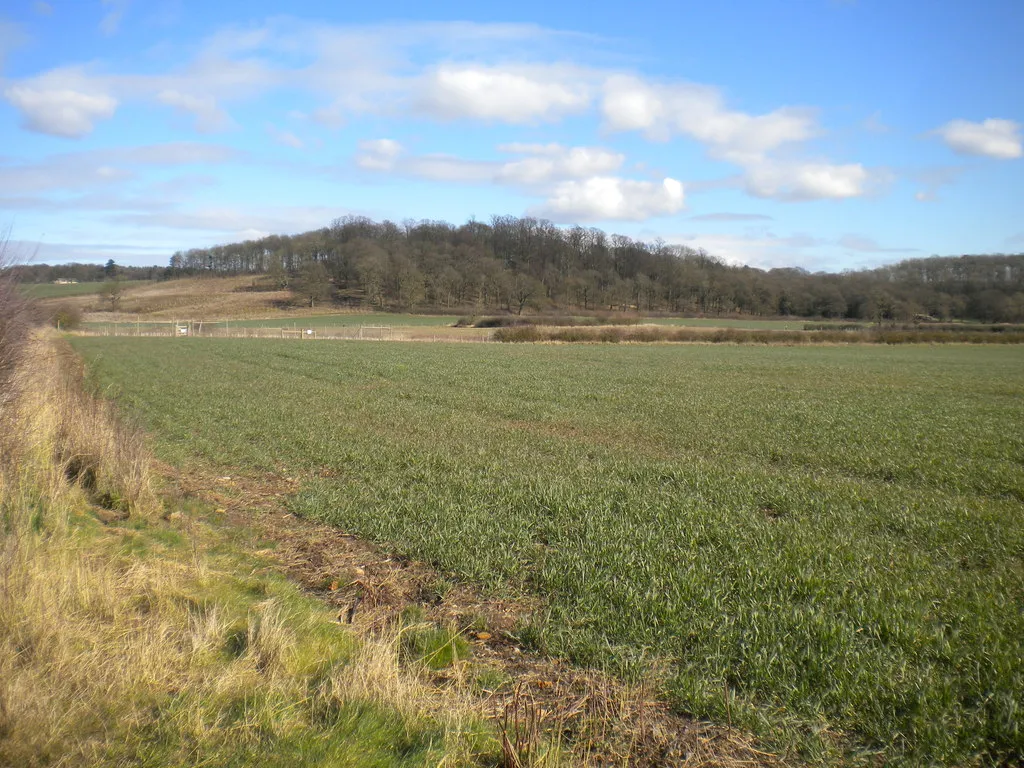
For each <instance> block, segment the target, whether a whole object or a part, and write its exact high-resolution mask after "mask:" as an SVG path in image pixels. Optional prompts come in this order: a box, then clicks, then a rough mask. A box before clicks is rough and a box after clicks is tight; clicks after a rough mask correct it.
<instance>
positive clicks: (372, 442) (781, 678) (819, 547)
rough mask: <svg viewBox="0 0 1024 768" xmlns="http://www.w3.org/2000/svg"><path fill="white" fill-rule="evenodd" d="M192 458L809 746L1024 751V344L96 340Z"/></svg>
mask: <svg viewBox="0 0 1024 768" xmlns="http://www.w3.org/2000/svg"><path fill="white" fill-rule="evenodd" d="M73 344H74V346H75V347H76V348H77V349H78V350H80V351H81V352H82V354H83V355H85V357H86V358H87V360H88V361H89V362H90V365H91V369H92V372H93V374H94V376H95V378H96V379H97V381H98V382H99V383H101V384H102V385H103V386H105V387H108V388H109V390H108V391H110V392H111V393H113V394H115V395H117V396H118V397H119V399H120V401H121V403H122V404H123V405H124V407H125V408H127V409H129V410H130V411H131V412H133V413H135V414H136V415H137V416H138V417H139V418H140V419H141V420H142V422H143V423H144V424H145V425H146V426H147V427H148V428H149V429H151V430H152V432H153V434H154V436H155V440H156V447H157V450H158V451H159V453H160V454H161V456H162V457H163V458H165V459H166V460H169V461H172V462H175V463H178V464H181V465H187V464H189V463H192V462H199V463H204V464H212V465H215V466H218V467H223V468H224V471H225V472H229V471H230V470H231V468H233V467H234V468H244V469H245V470H247V471H264V470H276V471H286V472H290V473H296V474H297V475H299V476H302V477H305V478H307V479H306V480H305V482H304V484H303V486H302V488H301V491H300V492H299V493H298V494H297V495H296V496H295V497H294V498H293V499H292V506H293V508H294V509H295V511H296V512H298V513H299V514H302V515H307V516H309V517H313V518H317V519H321V520H326V521H329V522H331V523H334V524H336V525H339V526H342V527H344V528H345V529H347V530H351V531H353V532H356V533H359V534H361V535H363V536H366V537H368V538H371V539H373V540H376V541H379V542H382V543H383V544H385V546H387V547H390V548H392V549H394V550H397V551H399V552H403V553H407V554H409V555H411V556H414V557H417V558H421V559H426V560H429V561H431V562H433V563H435V564H436V565H438V566H439V567H441V568H443V569H445V570H447V571H449V572H450V573H452V574H454V575H455V576H457V577H459V578H462V579H465V580H467V581H470V582H475V583H477V584H479V585H480V586H481V587H482V588H483V589H485V590H491V591H495V592H499V593H512V594H517V593H525V594H530V595H536V596H539V597H541V598H542V599H543V600H544V608H543V609H542V610H541V611H539V612H538V613H537V614H536V615H535V616H534V617H533V619H532V621H531V622H529V623H528V624H527V625H524V626H523V628H522V636H523V638H524V640H526V641H528V642H531V643H533V644H535V645H536V646H537V647H539V648H541V649H543V650H545V651H548V652H550V653H555V654H561V655H565V656H567V657H569V658H571V659H573V660H575V661H576V662H578V663H582V664H593V665H598V666H602V667H607V668H610V669H612V670H615V671H618V672H619V673H621V674H624V675H634V674H640V673H642V672H643V671H644V670H649V669H658V670H661V674H662V676H663V679H664V683H665V693H664V695H666V696H667V697H668V699H669V700H670V701H671V702H672V704H673V705H674V706H675V707H676V708H677V709H678V710H680V711H683V712H687V713H691V714H693V715H696V716H698V717H707V718H711V719H714V720H717V721H719V722H727V721H731V722H733V723H737V724H739V725H741V726H743V727H746V728H751V729H753V730H755V731H756V732H758V733H760V734H761V735H762V736H764V737H765V738H766V739H767V741H768V743H769V744H770V745H772V746H773V747H774V748H783V749H784V748H786V746H787V745H789V746H793V747H794V748H797V749H799V750H800V752H801V754H802V755H803V756H804V757H805V758H808V759H811V760H818V759H826V758H827V757H828V756H830V755H831V756H832V757H835V756H836V754H837V753H843V754H845V755H846V756H847V757H848V758H849V757H854V756H858V755H859V756H861V757H868V756H869V755H870V754H872V753H874V752H879V753H880V754H881V757H880V758H877V759H878V760H879V761H881V762H887V763H889V764H893V763H897V764H898V763H904V764H929V763H940V764H948V765H953V764H960V765H962V764H968V763H973V762H975V761H980V762H982V763H989V764H995V763H1000V762H1004V763H1007V764H1009V763H1014V762H1017V761H1019V760H1020V759H1021V757H1022V756H1024V726H1022V722H1024V717H1022V712H1024V612H1022V610H1021V606H1022V605H1024V350H1021V349H1018V348H996V347H971V348H968V347H930V346H905V347H894V348H890V347H850V348H840V347H818V348H799V347H785V348H779V347H703V346H697V347H691V346H686V347H665V346H644V345H630V346H548V345H523V346H506V345H500V346H498V345H451V344H420V345H416V344H402V343H392V344H296V343H295V342H291V341H270V340H267V341H246V340H237V341H224V340H203V339H195V340H183V341H179V340H174V339H123V338H122V339H103V338H76V339H73Z"/></svg>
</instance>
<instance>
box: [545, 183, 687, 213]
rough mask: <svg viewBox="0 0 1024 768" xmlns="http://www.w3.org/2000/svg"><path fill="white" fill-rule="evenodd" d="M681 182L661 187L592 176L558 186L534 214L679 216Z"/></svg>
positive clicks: (655, 184)
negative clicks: (675, 214) (676, 214)
mask: <svg viewBox="0 0 1024 768" xmlns="http://www.w3.org/2000/svg"><path fill="white" fill-rule="evenodd" d="M683 198H684V195H683V185H682V182H680V181H678V180H676V179H671V178H665V179H664V180H663V181H662V182H661V183H660V184H659V183H657V182H652V181H635V180H632V179H622V178H618V177H614V176H595V177H593V178H589V179H584V180H582V181H564V182H561V183H560V184H558V185H557V186H556V187H555V189H554V192H553V194H552V195H551V197H550V198H549V199H548V200H547V201H546V202H545V203H544V204H543V205H541V206H539V207H538V208H536V209H534V212H535V213H537V214H539V215H542V216H546V217H548V218H551V219H554V220H555V221H603V220H612V219H615V220H620V221H621V220H628V221H643V220H645V219H649V218H651V217H653V216H667V215H670V214H673V213H678V212H679V211H681V210H682V209H683V205H684V200H683Z"/></svg>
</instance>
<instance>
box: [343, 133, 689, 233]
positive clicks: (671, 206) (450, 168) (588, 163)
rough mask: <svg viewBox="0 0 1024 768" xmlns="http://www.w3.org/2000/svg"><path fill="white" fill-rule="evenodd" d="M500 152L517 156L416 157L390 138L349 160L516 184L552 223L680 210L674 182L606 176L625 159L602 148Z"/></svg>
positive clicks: (377, 168) (515, 147) (517, 146)
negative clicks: (509, 158) (535, 199)
mask: <svg viewBox="0 0 1024 768" xmlns="http://www.w3.org/2000/svg"><path fill="white" fill-rule="evenodd" d="M498 151H499V152H501V153H503V154H509V155H521V156H522V157H517V158H515V159H511V160H469V159H466V158H461V157H454V156H451V155H440V154H426V155H417V154H412V153H409V152H408V151H407V150H406V148H405V147H403V146H402V145H401V144H399V143H398V142H397V141H394V140H393V139H375V140H373V141H364V142H361V143H360V144H359V151H358V152H357V153H356V155H355V157H354V162H355V165H356V166H357V167H358V168H361V169H362V170H366V171H374V172H378V173H391V174H398V175H404V176H411V177H415V178H423V179H430V180H432V181H448V182H464V183H494V184H501V185H505V186H511V187H516V188H518V189H520V190H522V191H524V192H526V193H528V194H530V195H533V196H535V197H540V198H542V199H543V200H544V202H543V203H541V204H540V205H538V206H536V207H535V208H533V209H532V211H531V212H532V213H535V214H538V215H542V216H546V217H548V218H552V219H555V220H558V221H570V220H571V221H597V220H602V219H618V220H630V221H641V220H643V219H647V218H650V217H652V216H663V215H667V214H672V213H676V212H678V211H680V210H682V208H683V198H684V195H683V185H682V183H681V182H680V181H677V180H676V179H672V178H666V179H664V180H663V181H661V182H660V183H658V182H651V181H643V180H633V179H626V178H622V177H619V176H613V175H609V174H610V173H612V172H613V171H615V170H617V169H618V168H620V167H621V166H622V164H623V163H624V162H625V157H624V156H623V155H621V154H619V153H617V152H612V151H610V150H608V149H605V148H603V147H565V146H563V145H561V144H521V143H514V144H502V145H499V146H498Z"/></svg>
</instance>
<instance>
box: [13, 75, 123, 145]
mask: <svg viewBox="0 0 1024 768" xmlns="http://www.w3.org/2000/svg"><path fill="white" fill-rule="evenodd" d="M4 98H6V99H7V101H8V102H10V104H11V105H12V106H13V107H14V108H15V109H17V110H18V111H19V112H21V118H22V125H23V126H24V127H25V128H26V129H28V130H30V131H36V132H38V133H46V134H49V135H51V136H61V137H63V138H69V139H78V138H81V137H82V136H85V135H86V134H88V133H91V132H92V130H93V128H94V127H95V124H96V122H98V121H99V120H109V119H110V118H111V117H113V116H114V112H115V111H116V110H117V105H118V101H117V99H116V98H114V97H113V96H111V95H110V94H109V93H106V92H105V91H103V90H102V89H101V88H99V87H97V84H96V83H94V82H93V81H92V80H91V79H90V78H88V77H87V76H85V75H84V73H82V71H81V70H78V69H74V68H70V69H59V70H52V71H51V72H48V73H46V74H44V75H41V76H39V77H35V78H30V79H28V80H22V81H21V82H20V83H18V84H16V85H11V86H9V87H8V88H7V89H5V90H4Z"/></svg>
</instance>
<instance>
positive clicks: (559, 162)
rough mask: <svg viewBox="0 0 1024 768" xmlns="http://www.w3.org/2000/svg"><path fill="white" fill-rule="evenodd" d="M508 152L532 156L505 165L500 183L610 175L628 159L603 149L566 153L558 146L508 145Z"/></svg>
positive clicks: (575, 148) (500, 174)
mask: <svg viewBox="0 0 1024 768" xmlns="http://www.w3.org/2000/svg"><path fill="white" fill-rule="evenodd" d="M499 149H500V148H499ZM505 149H506V150H508V151H511V152H516V153H517V154H528V155H531V156H530V157H525V158H523V159H521V160H513V161H511V162H508V163H504V164H503V165H502V166H501V169H500V170H499V171H498V173H497V179H498V180H499V181H506V182H509V183H513V184H524V185H534V184H545V183H547V182H550V181H551V180H553V179H560V178H580V177H587V176H593V175H600V174H606V173H610V172H612V171H615V170H617V169H618V168H619V167H620V166H621V165H622V163H623V162H624V161H625V159H626V158H625V156H624V155H621V154H619V153H618V152H611V151H609V150H607V149H603V148H601V147H571V148H569V149H566V148H564V147H562V146H560V145H558V144H549V145H546V146H539V147H538V146H529V145H526V146H517V145H506V146H505ZM517 150H518V151H517Z"/></svg>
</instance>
